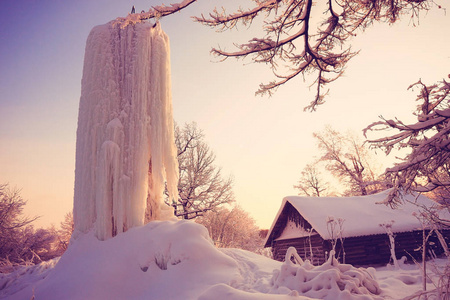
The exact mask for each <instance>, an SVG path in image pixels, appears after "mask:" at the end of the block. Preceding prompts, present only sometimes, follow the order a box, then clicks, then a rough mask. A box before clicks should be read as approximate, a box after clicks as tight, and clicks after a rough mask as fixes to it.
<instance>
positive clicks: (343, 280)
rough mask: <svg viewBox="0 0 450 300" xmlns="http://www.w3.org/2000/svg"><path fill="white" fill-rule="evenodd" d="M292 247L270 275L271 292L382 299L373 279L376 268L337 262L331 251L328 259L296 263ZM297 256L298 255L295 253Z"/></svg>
mask: <svg viewBox="0 0 450 300" xmlns="http://www.w3.org/2000/svg"><path fill="white" fill-rule="evenodd" d="M295 254H296V251H295V248H293V247H291V248H289V250H288V251H287V253H286V259H285V262H284V263H283V265H282V266H281V269H280V270H275V271H274V274H273V277H272V290H271V291H270V293H271V294H289V295H294V294H293V293H292V291H296V292H298V293H297V295H298V294H300V295H302V296H305V297H311V298H314V299H330V300H331V299H333V300H334V299H351V300H357V299H382V297H381V296H378V295H380V293H381V289H380V287H379V285H378V283H377V281H376V279H375V274H374V272H375V269H373V268H368V269H365V268H355V267H353V266H352V265H346V264H340V263H339V262H338V261H337V260H336V258H335V257H334V251H331V252H330V257H329V259H328V261H327V262H325V263H324V264H323V265H321V266H317V267H315V266H313V265H312V264H311V263H310V262H309V261H308V260H307V261H305V262H301V263H300V264H296V263H294V262H292V261H291V257H296V255H295ZM297 256H298V255H297Z"/></svg>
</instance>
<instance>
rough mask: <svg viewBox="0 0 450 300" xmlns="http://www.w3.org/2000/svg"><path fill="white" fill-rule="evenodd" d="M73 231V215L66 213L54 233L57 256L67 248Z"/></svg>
mask: <svg viewBox="0 0 450 300" xmlns="http://www.w3.org/2000/svg"><path fill="white" fill-rule="evenodd" d="M73 230H74V224H73V213H72V212H68V213H66V215H65V216H64V221H62V222H61V223H60V227H59V229H58V230H57V231H56V236H57V245H56V248H57V249H58V252H59V255H62V254H63V253H64V252H65V251H66V250H67V248H68V247H69V243H70V238H71V237H72V233H73Z"/></svg>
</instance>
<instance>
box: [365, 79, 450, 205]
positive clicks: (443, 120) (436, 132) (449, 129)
mask: <svg viewBox="0 0 450 300" xmlns="http://www.w3.org/2000/svg"><path fill="white" fill-rule="evenodd" d="M417 87H418V88H420V92H419V94H418V96H417V101H418V103H419V104H418V106H417V109H416V113H415V115H416V116H417V122H416V123H413V124H404V123H403V122H402V121H400V120H397V119H395V120H387V119H384V118H382V121H379V122H376V123H373V124H371V125H369V126H368V127H367V128H366V129H365V130H364V133H365V134H367V132H368V131H371V130H372V131H378V130H386V129H388V128H391V129H394V130H395V131H396V133H394V134H392V135H390V136H385V137H382V138H378V139H373V140H369V142H370V143H372V146H374V147H377V148H381V149H383V150H384V151H385V152H386V153H387V154H389V153H390V151H391V150H392V149H403V148H406V149H410V150H411V152H410V153H409V154H408V155H406V157H405V158H404V159H403V161H402V162H401V163H398V164H396V165H395V166H394V167H392V168H389V169H387V170H386V174H387V176H388V178H389V179H390V180H391V181H392V182H393V184H394V188H393V189H392V192H391V194H390V196H389V199H387V201H388V202H391V203H396V202H399V200H400V193H401V191H402V190H403V191H406V192H409V191H416V192H430V191H433V192H437V193H438V194H439V193H440V194H442V195H443V196H442V197H441V198H442V199H440V198H439V197H438V200H442V201H444V200H445V199H448V195H449V192H450V190H449V188H450V172H449V171H450V168H449V167H450V165H449V163H450V160H449V159H450V140H449V133H450V102H449V101H450V96H449V94H450V84H449V83H448V82H447V81H446V80H445V79H443V80H442V81H441V82H439V83H438V84H434V85H430V86H428V85H425V84H424V83H422V81H420V80H419V81H418V82H417V83H415V84H413V85H411V86H410V87H409V88H410V89H413V88H417ZM445 195H447V196H445Z"/></svg>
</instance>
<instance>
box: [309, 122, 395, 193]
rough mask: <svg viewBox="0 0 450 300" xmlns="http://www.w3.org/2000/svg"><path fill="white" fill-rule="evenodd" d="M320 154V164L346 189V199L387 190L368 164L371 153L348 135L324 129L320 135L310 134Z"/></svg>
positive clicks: (327, 128)
mask: <svg viewBox="0 0 450 300" xmlns="http://www.w3.org/2000/svg"><path fill="white" fill-rule="evenodd" d="M313 136H314V137H315V138H316V140H317V142H318V147H319V150H320V151H321V152H322V156H321V157H320V159H319V160H320V161H322V162H324V163H325V168H326V169H327V170H328V171H330V172H331V174H332V175H333V176H335V177H336V178H337V179H338V180H340V181H341V182H342V183H343V184H344V186H346V187H348V190H347V191H346V192H345V195H346V196H363V195H369V194H372V193H375V192H378V191H380V190H383V189H386V187H387V186H386V183H385V181H384V180H380V179H379V178H378V176H377V175H376V174H375V172H374V170H373V166H372V165H371V163H370V153H369V152H368V147H366V146H365V145H364V143H362V142H359V141H358V139H357V138H356V137H354V136H352V135H351V134H348V135H343V134H341V133H340V132H338V131H336V130H334V129H332V128H331V127H329V126H328V127H326V128H325V130H324V131H323V132H316V133H313Z"/></svg>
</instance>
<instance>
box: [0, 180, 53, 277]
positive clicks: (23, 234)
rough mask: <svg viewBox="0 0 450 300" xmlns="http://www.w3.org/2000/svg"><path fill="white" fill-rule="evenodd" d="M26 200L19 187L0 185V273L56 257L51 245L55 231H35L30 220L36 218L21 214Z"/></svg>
mask: <svg viewBox="0 0 450 300" xmlns="http://www.w3.org/2000/svg"><path fill="white" fill-rule="evenodd" d="M26 203H27V202H26V201H25V200H24V199H23V198H22V197H21V196H20V190H18V189H11V188H10V187H9V185H8V184H0V273H3V272H10V271H12V268H13V267H15V266H17V265H27V264H35V263H39V262H41V261H45V260H49V259H52V258H54V257H55V256H57V253H56V252H55V250H54V248H53V246H52V245H53V243H54V241H55V239H56V235H55V234H54V231H53V230H51V229H42V228H41V229H37V230H35V229H34V227H33V226H32V225H31V223H32V222H33V221H35V220H36V219H37V218H38V217H24V216H23V209H24V207H25V205H26Z"/></svg>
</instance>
